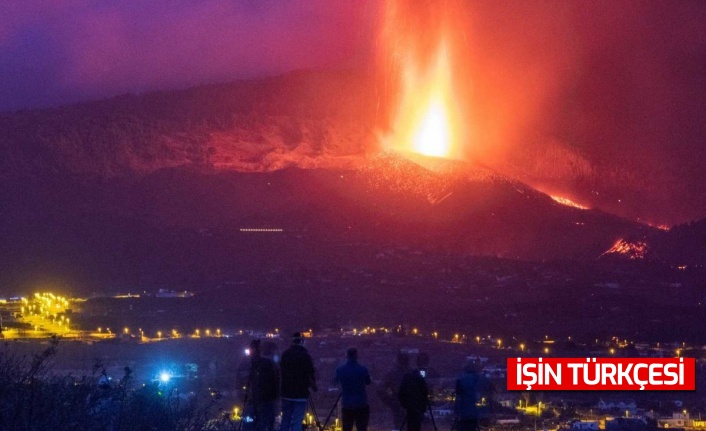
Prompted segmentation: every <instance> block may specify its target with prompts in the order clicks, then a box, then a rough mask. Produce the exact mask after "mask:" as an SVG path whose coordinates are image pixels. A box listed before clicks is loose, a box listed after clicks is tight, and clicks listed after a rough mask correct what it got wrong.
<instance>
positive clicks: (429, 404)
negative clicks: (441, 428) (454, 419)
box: [397, 398, 453, 431]
mask: <svg viewBox="0 0 706 431" xmlns="http://www.w3.org/2000/svg"><path fill="white" fill-rule="evenodd" d="M427 411H428V412H429V417H430V418H431V424H432V426H433V427H434V431H438V429H437V428H436V421H435V420H434V412H433V411H432V410H431V402H430V401H429V399H428V398H427ZM408 416H409V413H407V414H405V415H404V419H402V423H401V424H400V427H399V428H397V430H398V431H402V428H403V427H404V426H405V425H407V419H408ZM452 431H453V427H452Z"/></svg>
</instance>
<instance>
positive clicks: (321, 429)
mask: <svg viewBox="0 0 706 431" xmlns="http://www.w3.org/2000/svg"><path fill="white" fill-rule="evenodd" d="M342 394H343V393H339V394H338V397H337V398H336V401H335V402H334V403H333V407H331V410H330V411H329V412H328V416H326V421H324V423H323V424H322V423H321V421H319V416H318V415H317V414H316V407H315V406H314V399H313V398H312V397H311V394H310V395H309V407H310V408H311V413H312V415H313V416H314V422H315V423H316V428H318V430H319V431H324V429H325V428H326V426H327V425H328V423H329V421H330V420H331V416H333V412H334V411H336V406H338V402H339V401H340V400H341V395H342Z"/></svg>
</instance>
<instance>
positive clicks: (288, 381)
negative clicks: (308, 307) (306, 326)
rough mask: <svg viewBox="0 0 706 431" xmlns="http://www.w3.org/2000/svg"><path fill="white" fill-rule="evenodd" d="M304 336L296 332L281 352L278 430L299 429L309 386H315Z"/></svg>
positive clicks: (314, 387) (313, 387) (314, 388)
mask: <svg viewBox="0 0 706 431" xmlns="http://www.w3.org/2000/svg"><path fill="white" fill-rule="evenodd" d="M303 344H304V338H303V337H302V335H301V334H300V333H299V332H297V333H295V334H294V337H293V338H292V345H291V346H290V347H289V348H288V349H287V350H285V351H284V353H282V360H281V361H280V370H281V374H282V425H281V427H280V431H301V429H302V421H303V420H304V413H305V412H306V402H307V399H308V398H309V388H311V389H312V390H313V391H316V390H317V387H316V374H315V371H314V363H313V361H312V360H311V356H310V355H309V352H307V350H306V348H305V347H304V346H303Z"/></svg>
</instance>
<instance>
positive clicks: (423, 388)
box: [399, 369, 429, 431]
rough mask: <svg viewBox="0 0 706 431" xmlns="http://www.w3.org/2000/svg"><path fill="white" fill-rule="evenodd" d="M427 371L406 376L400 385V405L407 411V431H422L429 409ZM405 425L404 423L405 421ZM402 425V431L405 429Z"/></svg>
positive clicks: (413, 372)
mask: <svg viewBox="0 0 706 431" xmlns="http://www.w3.org/2000/svg"><path fill="white" fill-rule="evenodd" d="M425 377H426V370H424V369H416V370H414V371H410V372H409V373H407V374H405V376H404V378H403V379H402V383H401V384H400V391H399V398H400V404H401V405H402V407H403V408H404V409H405V411H406V413H407V416H406V423H407V429H408V430H409V431H420V430H421V429H422V419H423V418H424V412H426V410H427V408H428V407H429V388H428V387H427V382H426V380H425ZM403 423H404V421H403ZM403 423H401V424H400V425H399V426H400V430H401V429H402V427H403Z"/></svg>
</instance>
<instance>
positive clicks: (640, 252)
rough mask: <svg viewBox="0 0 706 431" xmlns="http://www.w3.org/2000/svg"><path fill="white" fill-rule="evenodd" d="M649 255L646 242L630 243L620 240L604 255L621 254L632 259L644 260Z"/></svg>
mask: <svg viewBox="0 0 706 431" xmlns="http://www.w3.org/2000/svg"><path fill="white" fill-rule="evenodd" d="M646 253H647V243H646V242H644V241H634V242H629V241H626V240H624V239H619V240H617V241H616V242H615V244H613V246H612V247H611V248H609V249H608V250H606V251H605V252H604V253H603V255H608V254H621V255H623V256H626V257H628V258H630V259H644V258H645V255H646Z"/></svg>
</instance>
